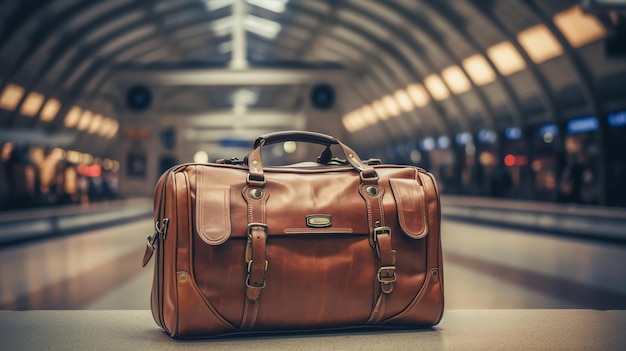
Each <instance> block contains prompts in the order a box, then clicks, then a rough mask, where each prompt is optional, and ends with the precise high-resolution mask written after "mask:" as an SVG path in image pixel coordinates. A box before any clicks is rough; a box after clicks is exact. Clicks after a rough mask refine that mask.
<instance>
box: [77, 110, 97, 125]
mask: <svg viewBox="0 0 626 351" xmlns="http://www.w3.org/2000/svg"><path fill="white" fill-rule="evenodd" d="M92 118H93V112H91V111H89V110H85V111H83V114H82V116H81V117H80V121H78V125H77V126H76V129H78V130H85V129H87V127H89V124H91V119H92Z"/></svg>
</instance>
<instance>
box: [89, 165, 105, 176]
mask: <svg viewBox="0 0 626 351" xmlns="http://www.w3.org/2000/svg"><path fill="white" fill-rule="evenodd" d="M101 174H102V167H100V165H91V166H89V168H87V174H85V175H86V176H87V177H99V176H100V175H101Z"/></svg>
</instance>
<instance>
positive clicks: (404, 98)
mask: <svg viewBox="0 0 626 351" xmlns="http://www.w3.org/2000/svg"><path fill="white" fill-rule="evenodd" d="M393 96H394V97H395V98H396V101H397V102H398V105H399V106H400V108H401V109H402V111H404V112H410V111H413V109H414V108H415V105H413V102H412V101H411V98H410V97H409V94H407V92H406V91H405V90H404V89H400V90H396V92H395V93H393Z"/></svg>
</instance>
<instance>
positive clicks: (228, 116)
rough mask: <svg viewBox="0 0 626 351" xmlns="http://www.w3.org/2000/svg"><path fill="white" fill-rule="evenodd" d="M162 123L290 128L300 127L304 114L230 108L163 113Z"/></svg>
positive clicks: (197, 125) (206, 126)
mask: <svg viewBox="0 0 626 351" xmlns="http://www.w3.org/2000/svg"><path fill="white" fill-rule="evenodd" d="M162 121H163V122H162V124H163V125H170V124H171V125H177V126H179V125H182V126H184V127H193V128H233V127H245V128H286V127H288V128H291V129H302V128H304V126H305V123H306V121H305V116H304V115H302V114H300V113H298V112H289V111H282V110H271V109H250V110H248V111H247V112H246V113H245V114H236V113H233V111H232V110H223V111H211V112H200V113H197V112H196V113H189V114H186V113H165V114H164V115H163V119H162Z"/></svg>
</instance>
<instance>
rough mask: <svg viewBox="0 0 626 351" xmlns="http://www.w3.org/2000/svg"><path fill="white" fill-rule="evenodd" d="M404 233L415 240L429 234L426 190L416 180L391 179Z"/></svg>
mask: <svg viewBox="0 0 626 351" xmlns="http://www.w3.org/2000/svg"><path fill="white" fill-rule="evenodd" d="M389 183H390V184H391V190H392V192H393V196H394V198H395V200H396V206H397V208H398V221H399V222H400V227H401V228H402V231H403V232H404V233H405V234H406V235H408V236H409V237H411V238H413V239H421V238H423V237H425V236H426V235H427V234H428V214H427V212H426V203H425V194H424V188H423V187H422V186H421V185H420V184H419V183H418V182H417V181H416V180H415V179H393V178H392V179H389Z"/></svg>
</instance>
